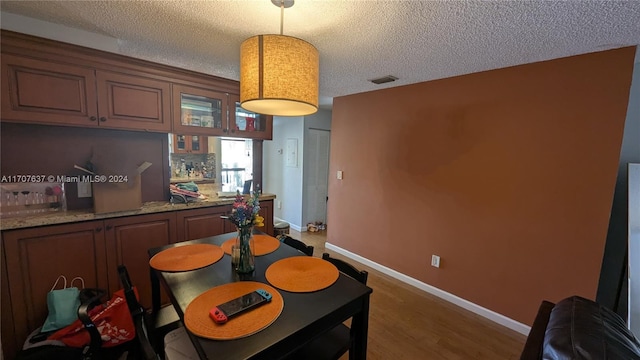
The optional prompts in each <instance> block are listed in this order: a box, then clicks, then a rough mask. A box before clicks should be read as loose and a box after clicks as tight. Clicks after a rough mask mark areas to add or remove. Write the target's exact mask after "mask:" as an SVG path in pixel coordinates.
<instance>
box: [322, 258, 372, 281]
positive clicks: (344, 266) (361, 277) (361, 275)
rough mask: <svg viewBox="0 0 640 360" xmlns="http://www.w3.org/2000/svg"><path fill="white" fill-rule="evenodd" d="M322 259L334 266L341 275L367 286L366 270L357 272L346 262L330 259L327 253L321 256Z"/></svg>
mask: <svg viewBox="0 0 640 360" xmlns="http://www.w3.org/2000/svg"><path fill="white" fill-rule="evenodd" d="M322 258H323V259H324V260H327V261H328V262H330V263H332V264H333V265H335V266H336V267H337V268H338V271H340V272H341V273H343V274H345V275H347V276H350V277H352V278H354V279H356V281H359V282H361V283H363V284H364V285H367V278H368V277H369V273H368V272H367V271H366V270H358V269H356V268H355V267H354V266H353V265H351V264H349V263H348V262H346V261H343V260H340V259H336V258H332V257H331V256H330V255H329V254H328V253H324V254H322Z"/></svg>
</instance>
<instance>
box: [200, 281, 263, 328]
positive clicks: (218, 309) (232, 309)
mask: <svg viewBox="0 0 640 360" xmlns="http://www.w3.org/2000/svg"><path fill="white" fill-rule="evenodd" d="M269 301H271V294H269V292H267V291H266V290H264V289H258V290H256V291H252V292H250V293H248V294H245V295H242V296H240V297H237V298H235V299H233V300H229V301H227V302H226V303H223V304H220V305H218V306H214V307H213V308H211V310H210V311H209V317H211V319H213V321H215V322H216V323H218V324H224V323H226V322H227V321H229V319H230V318H232V317H233V316H236V315H238V314H240V313H242V312H244V311H247V310H249V309H253V308H255V307H257V306H260V305H262V304H266V303H268V302H269Z"/></svg>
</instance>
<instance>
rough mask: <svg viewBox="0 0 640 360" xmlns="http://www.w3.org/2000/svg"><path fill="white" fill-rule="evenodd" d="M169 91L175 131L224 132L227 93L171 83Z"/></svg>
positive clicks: (224, 133) (215, 133)
mask: <svg viewBox="0 0 640 360" xmlns="http://www.w3.org/2000/svg"><path fill="white" fill-rule="evenodd" d="M172 95H173V132H174V133H177V134H189V135H205V136H223V135H226V130H227V128H228V114H227V94H226V93H224V92H217V91H214V90H210V89H203V88H199V87H195V86H188V85H180V84H174V85H173V86H172Z"/></svg>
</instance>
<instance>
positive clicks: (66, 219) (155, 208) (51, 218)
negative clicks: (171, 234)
mask: <svg viewBox="0 0 640 360" xmlns="http://www.w3.org/2000/svg"><path fill="white" fill-rule="evenodd" d="M275 198H276V196H275V195H274V194H262V195H260V200H273V199H275ZM233 201H234V198H233V197H228V198H218V197H209V198H207V199H206V200H198V201H194V202H190V203H188V204H184V203H183V204H172V203H170V202H168V201H152V202H147V203H144V204H143V205H142V208H140V209H136V210H128V211H119V212H113V213H106V214H95V213H94V212H93V211H92V210H90V209H83V210H68V211H61V212H52V213H48V214H42V215H33V216H22V217H13V218H7V219H4V218H2V219H0V230H12V229H24V228H30V227H37V226H44V225H54V224H68V223H75V222H81V221H90V220H101V219H110V218H116V217H124V216H132V215H142V214H154V213H161V212H167V211H180V210H190V209H198V208H205V207H212V206H220V205H230V204H233Z"/></svg>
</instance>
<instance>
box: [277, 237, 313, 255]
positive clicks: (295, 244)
mask: <svg viewBox="0 0 640 360" xmlns="http://www.w3.org/2000/svg"><path fill="white" fill-rule="evenodd" d="M280 240H281V241H282V242H283V243H285V244H287V245H289V246H291V247H292V248H294V249H297V250H300V251H302V252H303V253H305V255H308V256H313V246H311V245H307V244H305V243H303V242H302V241H300V240H296V239H294V238H292V237H291V236H288V235H282V236H281V237H280Z"/></svg>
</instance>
